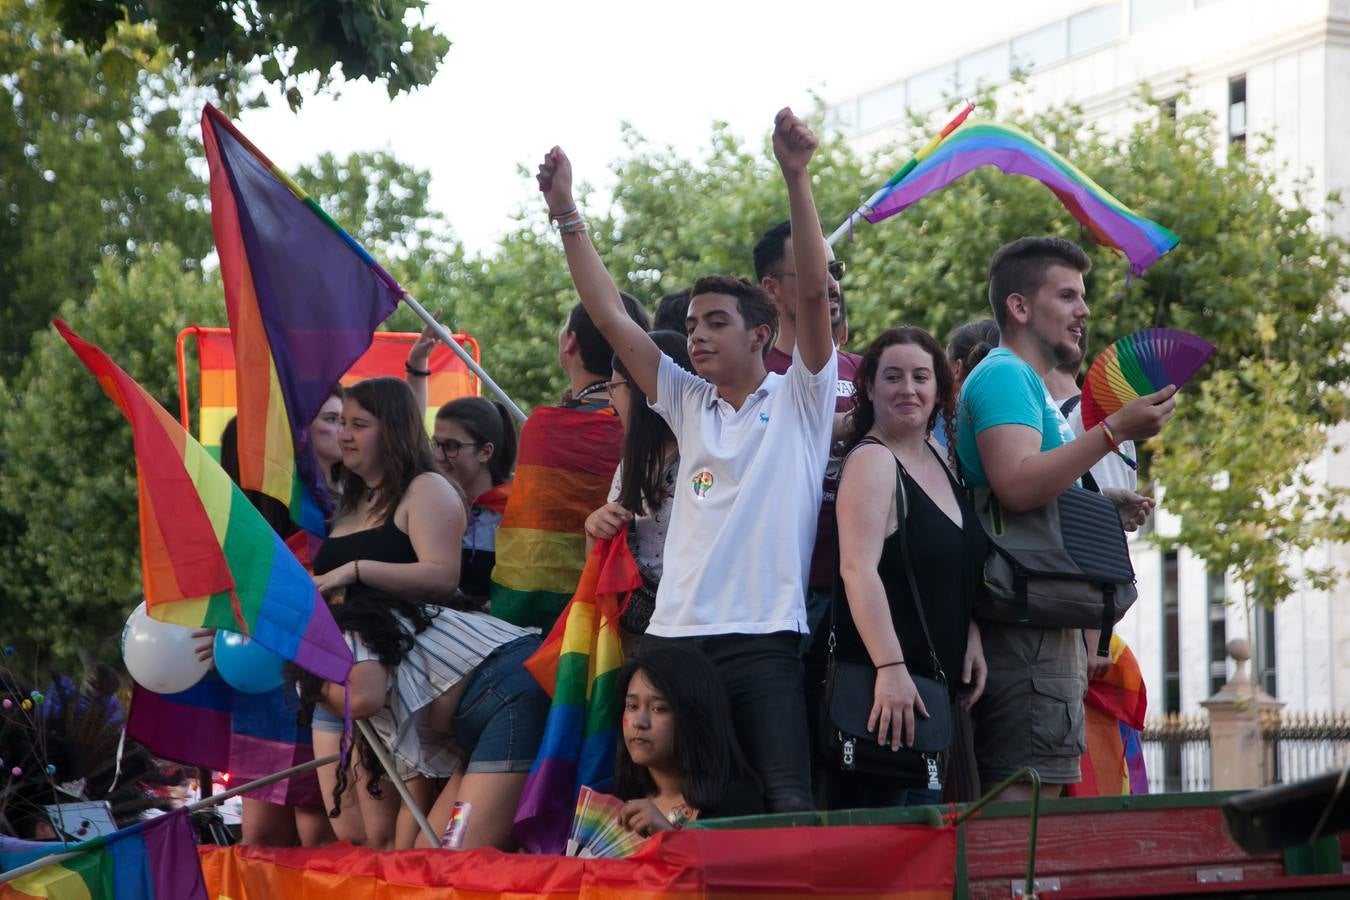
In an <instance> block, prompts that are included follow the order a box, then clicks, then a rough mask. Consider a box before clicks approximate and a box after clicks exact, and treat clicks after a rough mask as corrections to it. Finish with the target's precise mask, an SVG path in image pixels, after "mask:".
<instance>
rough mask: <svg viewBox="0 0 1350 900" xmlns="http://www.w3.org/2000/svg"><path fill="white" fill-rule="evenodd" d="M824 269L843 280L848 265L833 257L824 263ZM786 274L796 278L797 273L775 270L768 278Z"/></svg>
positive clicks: (832, 276)
mask: <svg viewBox="0 0 1350 900" xmlns="http://www.w3.org/2000/svg"><path fill="white" fill-rule="evenodd" d="M825 271H826V272H829V273H830V277H831V278H833V279H834V280H835V281H843V280H844V273H845V272H847V271H848V266H846V265H844V261H843V260H842V259H833V260H830V261H829V262H828V263H826V264H825ZM788 276H791V277H793V278H796V277H797V273H796V272H777V273H775V274H773V275H770V276H769V277H770V278H787V277H788Z"/></svg>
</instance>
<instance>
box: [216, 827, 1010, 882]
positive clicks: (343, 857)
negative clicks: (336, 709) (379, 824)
mask: <svg viewBox="0 0 1350 900" xmlns="http://www.w3.org/2000/svg"><path fill="white" fill-rule="evenodd" d="M956 842H957V838H956V829H955V828H953V827H951V826H944V827H941V828H933V827H930V826H927V825H870V826H869V825H840V826H834V827H828V828H827V827H819V826H817V827H801V828H760V829H757V830H751V829H727V830H722V829H718V830H716V831H714V830H700V829H698V828H696V827H692V826H691V827H689V828H685V829H684V830H683V831H663V832H661V833H660V834H657V835H655V836H653V837H651V838H649V839H648V840H647V841H646V842H645V843H644V844H643V846H642V849H641V850H639V851H638V852H637V853H636V854H634V855H633V856H629V857H627V858H624V859H578V858H576V857H562V856H531V855H529V854H521V853H513V854H505V853H502V852H501V851H499V850H492V849H486V848H485V849H479V850H468V851H463V852H459V853H447V852H445V851H444V850H439V849H437V850H402V851H399V852H398V853H385V852H381V851H379V850H367V849H364V848H360V847H351V846H349V845H345V844H334V845H330V846H328V847H317V848H295V849H280V848H273V847H243V846H234V847H202V848H201V850H200V854H201V860H202V874H203V876H204V877H205V879H206V884H207V887H208V888H209V890H210V893H211V896H212V897H230V898H234V900H256V898H271V897H321V896H328V895H330V894H332V893H334V891H335V889H336V890H340V891H341V892H342V894H343V895H345V896H348V897H379V898H380V900H424V898H425V900H432V898H441V897H447V896H455V897H473V898H474V900H577V898H581V897H584V898H586V900H655V898H660V897H685V898H689V900H711V898H726V897H763V898H769V897H773V898H776V900H806V898H822V897H832V898H844V897H857V898H864V897H865V898H868V900H950V898H951V896H952V890H953V888H954V887H955V885H956V871H957V870H956ZM1009 868H1010V871H1012V872H1013V876H1014V877H1015V875H1016V870H1015V869H1013V868H1012V867H1011V866H1009ZM339 886H340V887H339ZM1006 886H1007V882H1006V881H1005V882H1004V889H1005V890H1006V889H1007V887H1006Z"/></svg>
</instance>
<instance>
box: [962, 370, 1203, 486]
mask: <svg viewBox="0 0 1350 900" xmlns="http://www.w3.org/2000/svg"><path fill="white" fill-rule="evenodd" d="M1176 390H1177V389H1176V388H1175V387H1172V386H1171V385H1169V386H1167V387H1165V388H1163V389H1162V390H1161V391H1158V392H1157V393H1153V394H1149V395H1148V396H1146V397H1139V398H1138V399H1136V400H1132V401H1130V402H1129V403H1127V404H1126V405H1125V406H1123V407H1121V408H1120V409H1118V410H1116V411H1115V412H1114V413H1112V414H1111V415H1110V416H1108V417H1107V423H1108V424H1109V425H1110V427H1111V431H1112V433H1114V434H1115V436H1116V440H1118V441H1125V440H1131V441H1142V440H1146V439H1147V438H1151V437H1153V435H1155V434H1157V433H1158V432H1159V431H1162V427H1163V426H1164V425H1166V424H1167V421H1168V420H1169V419H1171V418H1172V416H1173V414H1175V413H1176V408H1177V401H1176V397H1175V394H1176ZM975 442H976V443H977V444H978V445H979V449H980V460H981V462H982V463H983V464H984V471H985V474H986V475H988V477H989V486H990V487H991V488H992V489H993V491H994V495H995V496H996V497H998V502H999V503H1000V504H1001V505H1002V506H1003V507H1004V508H1005V509H1007V510H1008V511H1009V512H1026V511H1028V510H1032V509H1036V508H1038V507H1041V506H1045V505H1046V504H1047V503H1049V502H1050V501H1051V500H1053V499H1055V498H1056V497H1058V496H1059V495H1060V494H1062V493H1064V492H1065V491H1067V490H1068V489H1069V487H1070V486H1072V485H1073V483H1074V482H1075V481H1077V480H1078V479H1079V478H1081V477H1082V475H1083V473H1084V472H1086V471H1087V470H1088V469H1091V468H1092V467H1093V466H1094V465H1095V464H1096V463H1097V460H1099V459H1101V458H1102V457H1103V456H1105V455H1106V454H1107V453H1110V452H1111V443H1110V441H1109V440H1108V439H1107V436H1106V431H1105V430H1104V429H1102V428H1100V427H1099V428H1093V429H1092V430H1090V431H1088V432H1086V433H1085V434H1084V435H1083V436H1082V437H1080V438H1078V439H1077V440H1073V441H1070V442H1069V443H1067V444H1063V445H1061V446H1059V447H1056V448H1055V449H1054V450H1051V451H1049V452H1046V453H1042V452H1041V433H1040V432H1039V431H1037V430H1036V429H1035V428H1031V427H1029V426H1026V425H1015V424H1014V425H996V426H994V427H993V428H987V429H985V430H984V431H981V432H980V433H979V434H977V435H976V436H975Z"/></svg>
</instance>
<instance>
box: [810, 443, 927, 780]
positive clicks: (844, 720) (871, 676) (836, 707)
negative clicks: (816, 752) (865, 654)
mask: <svg viewBox="0 0 1350 900" xmlns="http://www.w3.org/2000/svg"><path fill="white" fill-rule="evenodd" d="M868 443H880V442H879V441H868ZM895 467H896V472H895V497H896V506H897V511H898V513H899V515H898V516H897V517H896V518H897V519H898V520H899V526H898V527H899V531H900V554H901V558H902V560H903V561H904V566H905V577H906V579H907V580H908V582H909V592H910V597H911V598H913V600H914V605H915V611H916V612H917V613H918V617H919V624H920V625H921V626H922V627H923V636H924V640H925V641H926V642H927V644H928V654H929V657H930V658H931V660H932V664H933V671H934V672H935V673H936V675H937V677H935V678H930V677H928V676H926V675H919V674H916V673H915V672H914V671H913V670H912V669H911V670H910V673H909V677H910V678H911V679H912V680H913V681H914V686H915V687H916V688H917V689H918V692H919V696H920V697H921V698H922V699H923V706H924V709H925V710H927V711H928V718H926V719H925V718H922V717H919V716H916V717H915V720H914V732H915V734H914V743H913V745H912V746H909V747H906V746H903V745H902V746H901V747H900V749H899V750H891V748H890V742H889V741H888V742H887V743H886V744H885V745H881V744H878V743H877V739H876V735H875V734H874V733H872V732H869V731H868V730H867V719H868V717H869V716H870V715H871V712H872V703H873V699H874V696H875V694H874V691H875V688H876V676H877V673H876V669H875V668H874V667H873V666H871V665H864V664H861V663H851V662H845V661H843V660H840V659H838V658H837V657H836V656H835V652H834V649H835V623H836V621H837V618H836V607H835V604H837V603H840V602H846V601H845V600H844V592H843V591H842V590H841V587H842V585H841V579H840V577H839V574H838V571H837V570H836V573H835V592H834V598H833V601H832V602H831V603H830V635H829V641H828V645H827V646H828V648H829V667H828V669H827V674H826V676H825V704H824V707H823V712H822V719H823V722H822V727H821V729H820V743H821V750H822V751H823V753H824V755H825V758H826V759H827V760H829V761H830V762H831V763H832V764H835V765H838V767H839V768H840V770H842V771H844V772H858V773H861V774H864V775H877V776H882V777H886V778H903V779H906V780H910V781H920V780H923V779H927V782H928V787H930V788H933V789H941V787H942V773H943V772H944V771H945V760H944V759H943V756H944V754H945V753H946V752H947V749H948V748H949V747H950V746H951V742H952V719H951V713H952V704H951V696H950V694H949V693H948V691H947V676H946V674H945V673H944V672H943V671H942V664H941V663H940V662H939V661H938V656H937V650H936V649H934V647H933V638H932V636H931V635H930V634H929V631H928V618H927V616H925V615H924V611H923V602H922V600H921V599H920V598H919V588H918V585H917V584H916V583H915V580H914V568H913V565H912V564H911V562H910V557H909V536H908V534H907V532H906V522H905V520H906V519H907V518H908V517H909V498H908V497H907V496H906V493H905V483H904V479H903V478H902V477H901V473H902V472H903V471H904V467H903V466H902V465H901V464H900V461H899V460H898V459H897V460H896V461H895ZM892 727H895V724H894V723H893V724H892Z"/></svg>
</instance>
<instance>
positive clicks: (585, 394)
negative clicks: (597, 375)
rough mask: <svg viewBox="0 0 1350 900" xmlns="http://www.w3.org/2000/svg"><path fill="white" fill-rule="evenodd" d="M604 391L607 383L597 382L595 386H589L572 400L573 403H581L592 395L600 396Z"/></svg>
mask: <svg viewBox="0 0 1350 900" xmlns="http://www.w3.org/2000/svg"><path fill="white" fill-rule="evenodd" d="M604 389H605V382H603V381H597V382H595V383H594V384H588V385H586V386H585V387H584V388H582V389H581V390H580V391H578V392H577V395H576V396H575V397H573V398H572V402H573V403H580V402H581V401H582V400H585V399H586V398H587V397H589V396H590V395H591V394H598V393H600V392H601V391H603V390H604Z"/></svg>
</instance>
